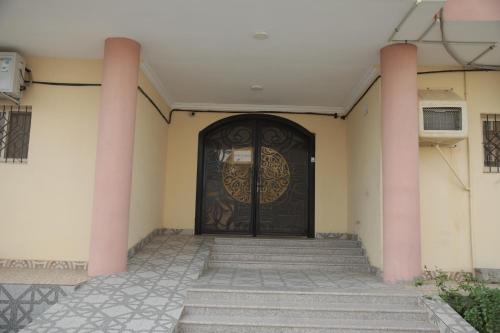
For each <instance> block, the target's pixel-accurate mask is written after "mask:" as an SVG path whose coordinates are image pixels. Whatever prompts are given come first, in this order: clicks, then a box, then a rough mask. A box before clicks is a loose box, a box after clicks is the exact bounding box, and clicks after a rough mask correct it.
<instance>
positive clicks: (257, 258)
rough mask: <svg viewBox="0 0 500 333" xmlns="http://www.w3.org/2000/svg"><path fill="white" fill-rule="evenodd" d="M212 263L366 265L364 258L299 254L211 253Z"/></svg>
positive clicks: (366, 261)
mask: <svg viewBox="0 0 500 333" xmlns="http://www.w3.org/2000/svg"><path fill="white" fill-rule="evenodd" d="M210 259H211V260H212V261H252V262H286V263H292V262H302V263H327V264H367V263H368V260H367V259H366V257H364V256H359V255H358V256H347V255H329V254H327V255H325V254H323V255H319V254H316V255H300V254H267V253H220V252H213V253H212V255H211V256H210Z"/></svg>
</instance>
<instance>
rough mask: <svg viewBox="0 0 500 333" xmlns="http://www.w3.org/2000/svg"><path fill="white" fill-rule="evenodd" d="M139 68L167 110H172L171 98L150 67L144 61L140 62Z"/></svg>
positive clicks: (172, 102) (172, 101)
mask: <svg viewBox="0 0 500 333" xmlns="http://www.w3.org/2000/svg"><path fill="white" fill-rule="evenodd" d="M140 68H141V70H142V72H143V73H144V75H146V77H147V78H148V80H149V81H150V82H151V84H152V85H153V87H154V88H155V89H156V91H157V92H158V94H159V95H160V96H161V97H162V98H163V101H164V102H165V103H166V104H167V105H168V107H169V108H173V107H172V105H173V104H175V103H174V100H173V99H172V96H170V94H169V93H168V92H167V89H166V88H165V85H164V84H163V82H162V81H161V80H160V78H159V77H158V75H156V73H155V72H154V70H153V69H152V68H151V66H150V65H149V64H148V63H147V62H146V61H145V60H141V65H140Z"/></svg>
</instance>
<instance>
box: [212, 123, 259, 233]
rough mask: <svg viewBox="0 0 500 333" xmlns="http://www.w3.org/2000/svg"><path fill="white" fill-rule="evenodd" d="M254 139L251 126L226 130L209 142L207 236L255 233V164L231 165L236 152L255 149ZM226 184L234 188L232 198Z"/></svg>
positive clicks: (219, 131)
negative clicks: (252, 202)
mask: <svg viewBox="0 0 500 333" xmlns="http://www.w3.org/2000/svg"><path fill="white" fill-rule="evenodd" d="M253 138H254V128H253V125H252V124H247V123H243V124H234V125H231V126H224V127H222V128H220V129H217V130H215V131H214V132H212V133H210V134H209V135H208V136H207V137H206V138H205V142H204V146H205V154H204V155H205V156H204V183H205V185H204V193H203V199H202V200H203V208H202V214H203V223H202V230H203V232H205V233H220V232H232V233H250V232H251V228H252V225H251V219H252V206H251V204H250V203H251V201H252V199H251V191H250V188H251V186H252V179H253V178H252V175H253V161H252V160H251V161H250V162H246V163H241V164H238V167H236V166H235V168H234V169H230V168H228V167H227V164H233V165H234V163H229V161H232V160H233V159H234V157H235V154H234V153H235V151H240V152H241V151H243V150H245V149H248V147H253ZM224 177H225V178H226V181H225V182H224V181H223V179H224ZM226 184H231V185H230V188H231V193H232V195H229V193H228V191H227V190H226V188H225V186H226ZM245 188H246V189H245Z"/></svg>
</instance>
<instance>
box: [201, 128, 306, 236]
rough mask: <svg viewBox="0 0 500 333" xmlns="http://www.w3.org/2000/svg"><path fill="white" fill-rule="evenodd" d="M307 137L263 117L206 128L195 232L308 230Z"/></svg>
mask: <svg viewBox="0 0 500 333" xmlns="http://www.w3.org/2000/svg"><path fill="white" fill-rule="evenodd" d="M309 140H310V139H309V138H308V137H307V136H306V135H305V134H302V133H301V132H300V131H299V130H297V129H296V128H294V127H293V126H291V125H288V124H284V123H281V122H280V121H274V120H267V118H265V119H249V120H238V121H236V122H233V123H227V124H225V125H221V126H220V127H217V128H215V129H213V130H211V131H210V132H208V133H207V134H205V135H204V136H203V142H202V144H203V178H202V184H203V185H202V193H201V197H200V200H201V201H200V202H201V207H200V211H199V215H198V216H199V218H200V220H198V221H199V228H200V231H199V232H201V233H239V234H255V233H257V234H283V235H301V236H305V235H307V232H308V220H309V219H308V214H309V188H308V186H309V182H308V179H309V178H308V177H309V173H308V172H309V167H308V165H309V159H308V157H309V147H310V146H309V144H310V141H309ZM255 151H259V152H260V156H259V158H258V159H257V160H258V165H256V161H255V160H254V158H255V157H256V156H255ZM254 195H256V197H254ZM256 198H258V200H256Z"/></svg>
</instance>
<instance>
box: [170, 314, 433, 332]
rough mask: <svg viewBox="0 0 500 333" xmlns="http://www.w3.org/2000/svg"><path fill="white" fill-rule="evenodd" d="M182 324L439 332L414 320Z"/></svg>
mask: <svg viewBox="0 0 500 333" xmlns="http://www.w3.org/2000/svg"><path fill="white" fill-rule="evenodd" d="M179 322H180V323H181V324H202V325H203V324H204V325H231V326H253V327H265V326H268V327H269V326H271V327H294V328H302V327H304V328H306V327H308V328H354V329H356V328H359V329H366V328H371V329H402V330H405V329H407V330H415V329H417V330H425V331H437V328H436V327H435V326H434V325H432V324H430V323H428V322H425V321H412V320H404V321H403V320H348V319H320V318H314V319H310V320H308V318H281V317H272V318H264V317H258V318H257V317H249V316H248V317H247V316H245V317H238V316H231V317H227V316H206V315H186V316H183V317H182V318H181V319H180V321H179Z"/></svg>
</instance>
